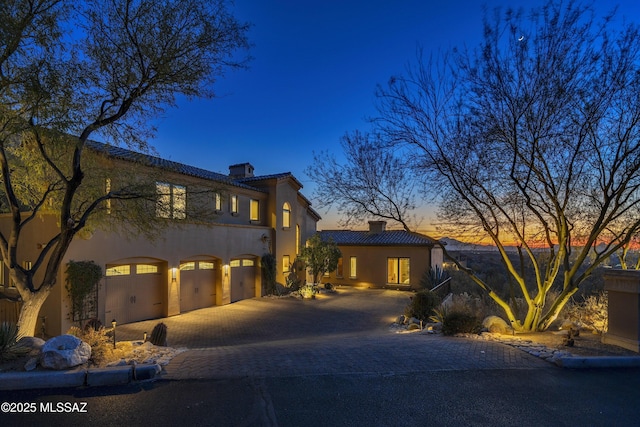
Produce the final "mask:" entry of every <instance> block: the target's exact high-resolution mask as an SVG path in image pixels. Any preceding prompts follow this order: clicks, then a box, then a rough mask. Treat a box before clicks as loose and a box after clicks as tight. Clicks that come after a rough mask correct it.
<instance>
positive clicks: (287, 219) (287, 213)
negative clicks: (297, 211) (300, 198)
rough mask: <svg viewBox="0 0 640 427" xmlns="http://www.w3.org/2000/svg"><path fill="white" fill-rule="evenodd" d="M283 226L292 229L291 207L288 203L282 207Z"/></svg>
mask: <svg viewBox="0 0 640 427" xmlns="http://www.w3.org/2000/svg"><path fill="white" fill-rule="evenodd" d="M282 226H283V227H284V228H289V227H291V205H290V204H289V203H288V202H284V205H282Z"/></svg>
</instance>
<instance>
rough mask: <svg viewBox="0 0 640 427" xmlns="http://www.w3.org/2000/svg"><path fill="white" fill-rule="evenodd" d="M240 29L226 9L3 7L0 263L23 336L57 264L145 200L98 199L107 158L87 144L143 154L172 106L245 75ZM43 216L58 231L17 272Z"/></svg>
mask: <svg viewBox="0 0 640 427" xmlns="http://www.w3.org/2000/svg"><path fill="white" fill-rule="evenodd" d="M247 28H248V27H247V25H245V24H241V23H239V22H238V21H237V20H236V19H235V18H234V17H233V15H232V14H231V13H230V11H229V10H228V6H227V3H226V2H225V1H224V0H213V1H211V0H207V1H205V0H160V1H147V0H88V1H85V2H75V1H67V0H10V1H7V2H3V12H2V20H0V179H1V183H0V208H1V209H2V211H3V212H5V213H7V215H6V216H7V218H6V219H7V221H6V223H3V226H2V228H1V230H0V254H1V256H2V261H3V263H4V265H5V267H6V268H7V269H8V270H9V277H10V279H11V280H12V282H13V283H15V285H16V288H17V289H18V291H19V294H20V298H21V299H22V301H23V306H22V309H21V312H20V316H19V320H18V324H19V327H20V333H21V335H29V334H33V333H34V331H35V327H36V323H37V316H38V312H39V310H40V308H41V306H42V304H43V303H44V301H45V300H46V298H47V296H48V295H49V293H50V290H51V288H52V287H53V286H54V285H55V283H56V277H57V276H58V272H59V269H60V264H61V262H62V260H63V258H64V255H65V253H66V252H67V249H68V248H69V245H70V243H71V242H72V240H73V239H74V237H76V236H77V235H78V233H80V232H82V230H83V229H85V227H87V225H88V224H89V223H90V221H91V219H92V217H93V215H94V214H96V213H97V212H99V211H101V210H102V211H104V210H105V209H108V208H109V207H108V204H109V202H110V201H119V202H123V201H126V200H134V199H136V198H139V197H146V196H142V195H140V194H136V193H135V192H134V191H132V188H133V187H132V186H130V185H122V186H118V185H115V184H116V183H114V185H107V186H106V188H105V181H104V180H102V181H101V180H100V179H97V178H100V177H99V176H94V174H97V173H98V172H97V171H99V170H100V168H94V167H93V166H95V165H96V164H98V163H105V162H108V159H107V158H106V157H105V156H99V155H98V156H93V157H92V158H91V159H89V158H88V157H87V155H88V152H89V151H90V150H89V148H90V147H89V144H91V141H90V138H94V139H96V138H101V139H103V140H105V142H107V143H110V144H121V143H124V144H127V145H129V146H131V147H134V148H137V149H140V150H144V149H146V148H147V147H146V141H147V139H148V138H149V137H150V136H152V135H153V127H152V126H151V125H150V123H151V120H152V119H154V118H156V117H158V116H159V115H160V114H161V113H162V111H164V109H166V108H168V107H173V106H175V101H176V97H178V96H180V97H186V98H192V97H213V96H214V92H213V83H214V82H215V80H216V79H217V78H219V77H220V76H222V75H223V74H224V72H225V71H226V70H228V69H231V68H237V67H242V66H243V65H244V63H245V60H246V58H244V57H242V58H240V57H238V56H236V55H237V53H236V52H237V51H238V50H239V49H244V48H246V47H247V45H248V42H247V39H246V31H247ZM98 181H101V183H100V184H99V185H98ZM91 185H94V188H93V189H91V188H89V187H90V186H91ZM96 185H98V186H97V187H96ZM96 188H100V191H96ZM147 196H148V193H147ZM43 214H53V215H55V216H56V217H57V223H58V229H57V231H56V233H54V235H53V236H51V237H50V238H48V240H47V241H46V242H45V243H44V244H43V247H42V250H41V251H40V253H39V255H38V257H37V259H36V260H35V261H34V262H33V263H32V264H31V265H30V266H23V265H21V263H20V262H19V260H20V252H21V248H22V246H23V245H24V243H23V241H22V240H21V235H22V232H23V230H25V228H26V227H28V225H29V224H30V223H31V222H32V221H34V220H35V219H37V218H38V217H40V216H41V215H43Z"/></svg>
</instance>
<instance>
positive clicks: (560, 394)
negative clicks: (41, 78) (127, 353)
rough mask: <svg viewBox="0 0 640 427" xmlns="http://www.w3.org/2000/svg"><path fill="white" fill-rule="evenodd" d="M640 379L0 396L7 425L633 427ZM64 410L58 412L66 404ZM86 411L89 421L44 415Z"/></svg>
mask: <svg viewBox="0 0 640 427" xmlns="http://www.w3.org/2000/svg"><path fill="white" fill-rule="evenodd" d="M639 384H640V370H638V369H632V370H597V371H571V370H562V369H549V370H547V369H542V370H541V369H522V370H514V369H509V370H481V371H474V370H462V371H433V372H422V373H418V374H411V375H362V374H359V375H315V376H304V377H301V376H297V377H276V378H249V377H245V378H229V379H217V380H182V381H167V380H161V381H156V382H150V383H140V384H137V385H129V386H122V387H105V388H93V389H92V388H86V389H70V390H63V389H58V390H40V391H20V392H1V393H0V401H2V402H12V404H14V406H16V407H17V406H18V404H19V403H20V404H22V410H24V409H25V407H26V404H29V405H32V406H35V407H36V411H35V413H20V414H18V413H2V414H0V421H1V424H2V425H3V426H14V425H15V426H18V425H21V426H22V425H25V426H31V425H34V426H35V425H47V426H85V425H86V426H89V425H91V426H123V425H135V426H178V425H188V426H552V425H553V426H632V425H638V420H640V405H638V402H640V388H639V387H638V385H639ZM59 402H60V405H59ZM74 406H75V410H84V411H86V412H76V413H73V412H66V413H65V412H57V413H51V412H47V411H50V410H51V409H54V410H61V411H65V410H67V411H72V410H74Z"/></svg>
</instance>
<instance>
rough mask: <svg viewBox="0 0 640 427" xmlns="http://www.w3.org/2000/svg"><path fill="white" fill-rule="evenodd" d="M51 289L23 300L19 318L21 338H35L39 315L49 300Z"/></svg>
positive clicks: (41, 290) (35, 293) (32, 294)
mask: <svg viewBox="0 0 640 427" xmlns="http://www.w3.org/2000/svg"><path fill="white" fill-rule="evenodd" d="M50 292H51V288H46V289H40V290H39V291H38V292H32V293H31V295H30V297H29V298H28V299H24V298H23V301H24V302H23V304H22V309H21V310H20V316H19V317H18V334H19V336H20V337H26V336H35V335H36V328H37V327H38V314H39V313H40V309H41V308H42V305H43V304H44V302H45V301H46V300H47V297H48V296H49V293H50Z"/></svg>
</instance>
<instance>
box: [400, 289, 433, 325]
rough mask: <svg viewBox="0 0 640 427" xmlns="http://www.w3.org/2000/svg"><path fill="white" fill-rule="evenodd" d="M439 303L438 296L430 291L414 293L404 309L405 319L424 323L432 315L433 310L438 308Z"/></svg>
mask: <svg viewBox="0 0 640 427" xmlns="http://www.w3.org/2000/svg"><path fill="white" fill-rule="evenodd" d="M441 302H442V301H441V300H440V297H439V296H438V295H436V294H434V293H433V292H431V291H427V290H422V291H420V292H416V294H415V295H414V296H413V297H412V298H411V303H410V304H409V305H408V306H407V308H406V309H405V312H404V314H405V316H407V317H415V318H416V319H419V320H425V321H426V320H427V319H429V316H431V315H432V314H433V309H434V308H436V307H438V306H439V305H440V303H441Z"/></svg>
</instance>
